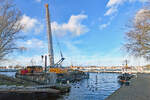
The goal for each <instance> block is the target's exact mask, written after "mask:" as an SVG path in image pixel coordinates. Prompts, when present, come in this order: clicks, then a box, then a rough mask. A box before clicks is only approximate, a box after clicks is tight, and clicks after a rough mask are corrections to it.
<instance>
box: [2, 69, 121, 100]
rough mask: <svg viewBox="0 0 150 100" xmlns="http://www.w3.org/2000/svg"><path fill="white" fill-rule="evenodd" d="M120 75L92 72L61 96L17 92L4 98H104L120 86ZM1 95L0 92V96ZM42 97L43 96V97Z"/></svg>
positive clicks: (96, 99)
mask: <svg viewBox="0 0 150 100" xmlns="http://www.w3.org/2000/svg"><path fill="white" fill-rule="evenodd" d="M6 73H7V74H6ZM3 74H6V75H9V76H10V75H13V73H11V74H10V72H5V73H3ZM118 75H119V74H117V73H90V74H89V79H84V80H82V81H78V82H75V83H70V84H71V90H70V92H69V93H66V94H62V95H61V96H59V97H58V96H56V97H51V96H50V95H46V94H43V95H41V94H40V96H39V95H38V96H37V95H35V94H33V95H32V94H28V95H25V94H24V95H23V94H20V95H18V94H17V96H16V94H13V95H12V94H11V95H10V96H6V97H3V99H4V100H9V99H11V98H13V97H15V98H14V100H21V99H22V100H27V99H28V100H34V99H35V100H104V99H105V98H107V97H108V96H109V95H111V94H112V93H113V92H114V91H115V90H117V89H118V88H120V84H119V83H118V81H117V77H118ZM5 95H6V94H5ZM1 96H2V95H1V94H0V98H1ZM40 97H42V99H41V98H40ZM25 98H26V99H25Z"/></svg>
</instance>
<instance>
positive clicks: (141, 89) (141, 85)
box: [105, 74, 150, 100]
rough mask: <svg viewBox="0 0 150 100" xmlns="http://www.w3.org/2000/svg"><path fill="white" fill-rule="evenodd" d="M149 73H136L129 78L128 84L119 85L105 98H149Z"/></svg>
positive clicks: (108, 99)
mask: <svg viewBox="0 0 150 100" xmlns="http://www.w3.org/2000/svg"><path fill="white" fill-rule="evenodd" d="M149 93H150V74H137V77H135V78H132V79H131V80H130V85H129V86H125V84H124V85H123V86H121V87H120V88H119V89H117V90H116V91H115V92H113V93H112V94H111V95H110V96H108V97H107V98H106V99H105V100H149V98H150V95H149Z"/></svg>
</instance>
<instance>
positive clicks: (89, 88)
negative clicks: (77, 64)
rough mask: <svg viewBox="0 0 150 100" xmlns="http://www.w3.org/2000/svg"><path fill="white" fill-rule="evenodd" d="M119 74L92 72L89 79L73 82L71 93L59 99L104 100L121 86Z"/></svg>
mask: <svg viewBox="0 0 150 100" xmlns="http://www.w3.org/2000/svg"><path fill="white" fill-rule="evenodd" d="M117 76H118V74H112V73H90V77H89V79H86V80H82V81H80V82H77V83H72V84H71V85H72V87H71V91H70V93H69V94H66V95H64V96H62V98H59V99H58V100H104V99H105V98H106V97H107V96H109V95H110V94H112V93H113V92H114V91H115V90H117V89H118V88H119V87H120V85H119V83H118V82H117Z"/></svg>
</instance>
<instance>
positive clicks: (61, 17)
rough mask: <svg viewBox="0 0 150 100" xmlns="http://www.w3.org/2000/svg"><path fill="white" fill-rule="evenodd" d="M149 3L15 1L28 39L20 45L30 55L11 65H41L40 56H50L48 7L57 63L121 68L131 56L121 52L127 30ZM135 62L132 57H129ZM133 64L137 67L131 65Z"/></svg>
mask: <svg viewBox="0 0 150 100" xmlns="http://www.w3.org/2000/svg"><path fill="white" fill-rule="evenodd" d="M147 1H148V0H14V3H15V4H16V7H17V8H19V9H20V10H21V12H22V16H23V17H22V20H21V23H22V24H23V25H24V27H25V28H24V30H23V31H22V32H21V34H22V35H24V36H25V37H26V38H25V40H19V41H17V45H18V46H20V47H21V46H24V47H26V48H27V51H25V52H23V53H14V54H13V55H11V57H10V59H13V58H14V57H15V58H16V60H15V61H9V63H11V64H22V65H26V64H29V63H30V60H31V59H33V60H34V61H35V63H37V64H40V63H41V59H40V55H43V54H47V35H46V21H45V6H44V5H45V4H46V3H48V4H49V8H50V14H51V25H52V32H53V44H54V55H55V61H57V60H58V59H60V54H59V47H58V45H57V42H56V40H58V41H59V43H60V45H61V49H62V52H63V54H64V57H65V58H66V60H65V61H64V65H69V64H74V65H110V66H111V65H116V66H117V65H121V64H122V63H123V60H124V59H126V58H127V54H126V53H125V52H124V51H123V50H121V49H120V48H121V47H122V44H123V43H124V33H125V32H126V31H127V28H126V27H125V25H126V24H128V22H129V20H130V19H132V18H133V17H134V15H135V14H136V12H137V11H138V10H139V9H140V8H142V7H143V6H144V5H146V3H147ZM128 58H129V59H131V60H132V57H129V56H128ZM131 62H132V63H131V64H135V62H134V61H131Z"/></svg>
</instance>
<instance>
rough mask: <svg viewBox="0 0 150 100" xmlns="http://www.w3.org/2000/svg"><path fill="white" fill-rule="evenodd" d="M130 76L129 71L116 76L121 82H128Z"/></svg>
mask: <svg viewBox="0 0 150 100" xmlns="http://www.w3.org/2000/svg"><path fill="white" fill-rule="evenodd" d="M131 78H132V74H129V73H123V74H121V75H119V76H118V81H119V82H122V83H126V82H128V81H129V80H130V79H131Z"/></svg>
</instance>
